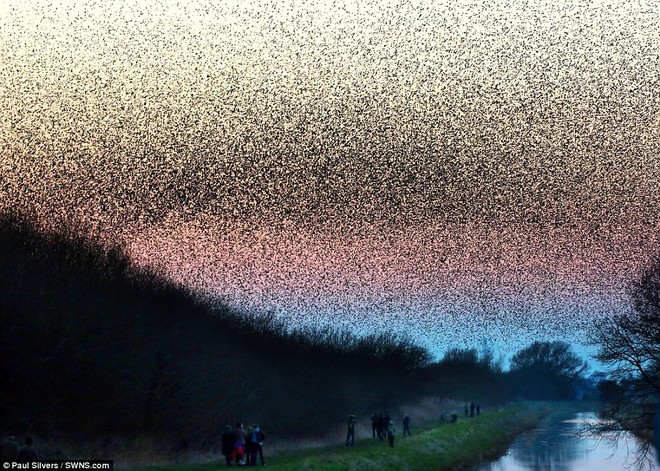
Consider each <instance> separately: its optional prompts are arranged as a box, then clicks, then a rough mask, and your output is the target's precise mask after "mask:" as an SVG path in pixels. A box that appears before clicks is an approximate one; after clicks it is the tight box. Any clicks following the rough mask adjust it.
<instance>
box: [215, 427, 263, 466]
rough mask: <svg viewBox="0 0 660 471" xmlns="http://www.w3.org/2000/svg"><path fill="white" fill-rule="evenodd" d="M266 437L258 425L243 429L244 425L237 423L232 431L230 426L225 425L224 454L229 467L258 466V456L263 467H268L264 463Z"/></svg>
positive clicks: (223, 437) (223, 435) (223, 436)
mask: <svg viewBox="0 0 660 471" xmlns="http://www.w3.org/2000/svg"><path fill="white" fill-rule="evenodd" d="M265 439H266V435H264V433H263V432H262V431H261V428H260V427H259V426H258V425H253V426H251V427H250V426H248V428H247V429H245V428H243V424H242V423H240V422H236V426H235V427H234V428H233V429H232V428H231V426H230V425H225V431H224V433H223V434H222V454H223V455H224V457H225V462H226V463H227V466H231V465H232V463H233V464H237V465H239V466H245V465H249V466H256V465H257V456H258V457H259V458H261V466H266V463H265V462H264V440H265Z"/></svg>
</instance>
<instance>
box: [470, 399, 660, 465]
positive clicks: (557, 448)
mask: <svg viewBox="0 0 660 471" xmlns="http://www.w3.org/2000/svg"><path fill="white" fill-rule="evenodd" d="M593 420H597V419H596V416H595V414H593V413H590V412H581V413H578V414H576V415H574V416H572V417H565V418H561V417H551V418H548V419H546V420H545V421H543V422H542V423H541V425H540V426H539V427H538V428H537V429H535V430H533V431H530V432H527V433H524V434H522V435H521V436H520V437H518V438H517V439H516V440H515V441H514V442H513V443H512V444H511V446H510V447H509V450H508V452H507V454H506V455H505V456H503V457H502V458H500V459H499V460H497V461H495V462H492V463H488V464H484V465H482V466H480V467H478V468H477V470H478V471H591V470H593V471H608V470H611V471H622V470H625V469H635V467H634V464H635V460H634V456H633V455H634V452H635V450H636V445H637V441H636V439H635V438H634V437H633V436H631V435H628V436H627V437H625V438H623V439H621V440H620V441H619V442H618V447H617V448H613V447H612V443H611V442H609V441H607V440H603V439H600V437H596V436H594V437H586V438H577V437H576V433H577V432H578V430H579V429H580V428H581V427H582V426H583V424H584V423H585V422H587V421H593ZM649 465H650V466H651V467H650V468H649ZM645 469H652V470H655V471H660V468H658V467H657V466H656V465H655V464H654V463H649V464H647V465H646V467H645Z"/></svg>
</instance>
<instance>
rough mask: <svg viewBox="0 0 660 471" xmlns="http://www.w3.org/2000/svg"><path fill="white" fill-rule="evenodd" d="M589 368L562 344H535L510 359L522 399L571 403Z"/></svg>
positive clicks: (512, 372)
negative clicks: (562, 400) (580, 381)
mask: <svg viewBox="0 0 660 471" xmlns="http://www.w3.org/2000/svg"><path fill="white" fill-rule="evenodd" d="M587 368H588V366H587V363H586V362H585V361H583V360H581V359H580V358H579V357H577V356H576V355H575V354H574V353H573V352H572V351H571V347H570V345H569V344H567V343H566V342H561V341H554V342H539V341H536V342H534V343H532V344H531V345H530V346H529V347H526V348H523V349H522V350H520V351H519V352H518V353H516V354H515V355H514V356H513V358H512V359H511V375H512V377H513V378H514V380H516V381H515V384H516V387H517V388H518V390H519V393H520V395H522V396H524V397H527V398H530V399H571V398H573V397H575V392H576V391H575V388H576V386H577V384H578V382H579V380H580V379H581V377H582V374H583V373H584V372H585V370H586V369H587Z"/></svg>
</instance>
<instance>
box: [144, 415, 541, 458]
mask: <svg viewBox="0 0 660 471" xmlns="http://www.w3.org/2000/svg"><path fill="white" fill-rule="evenodd" d="M549 411H550V408H549V407H548V406H547V405H545V404H543V403H519V404H515V405H512V406H509V407H506V408H503V409H500V410H496V411H491V412H487V413H484V414H482V415H481V416H479V417H475V418H472V419H464V418H463V417H461V418H460V419H459V422H458V423H456V424H444V425H441V426H434V425H437V423H436V424H434V425H428V426H426V427H420V428H417V429H413V433H414V435H413V436H412V437H407V438H405V439H404V438H402V436H401V431H400V430H397V437H396V439H395V447H394V448H390V447H389V446H388V445H387V442H386V441H384V442H381V441H379V440H378V439H372V438H366V439H359V440H357V442H356V444H355V447H353V448H346V447H344V446H342V445H341V442H340V439H338V442H340V443H339V444H338V445H335V446H329V447H324V448H315V449H309V450H304V451H298V452H291V453H281V454H279V455H277V456H274V457H268V456H267V466H268V468H269V469H274V470H282V471H289V470H291V471H293V470H319V471H340V470H371V469H373V470H379V471H382V470H409V471H416V470H419V471H430V470H438V471H439V470H444V469H457V468H458V469H460V467H462V466H468V465H469V464H470V463H474V462H477V461H480V460H481V459H483V458H484V457H488V456H491V455H493V454H494V453H495V452H496V450H500V449H502V447H503V446H505V445H506V444H508V443H509V442H510V441H511V440H512V439H513V437H514V436H515V435H516V434H518V433H520V432H521V431H523V430H526V429H529V428H532V427H534V426H535V425H536V424H538V422H539V421H540V420H541V419H542V418H543V417H544V416H545V415H547V414H548V412H549ZM218 464H219V463H217V462H216V463H213V464H209V465H189V466H180V467H170V468H155V467H152V468H148V469H149V470H151V471H156V470H167V471H205V470H210V469H217V467H218ZM220 465H221V466H224V464H223V463H220Z"/></svg>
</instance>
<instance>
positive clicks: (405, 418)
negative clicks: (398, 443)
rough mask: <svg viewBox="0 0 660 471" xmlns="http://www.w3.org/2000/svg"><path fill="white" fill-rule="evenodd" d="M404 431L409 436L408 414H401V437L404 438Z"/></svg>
mask: <svg viewBox="0 0 660 471" xmlns="http://www.w3.org/2000/svg"><path fill="white" fill-rule="evenodd" d="M406 433H408V436H410V416H409V415H408V414H406V415H404V416H403V438H406Z"/></svg>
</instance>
